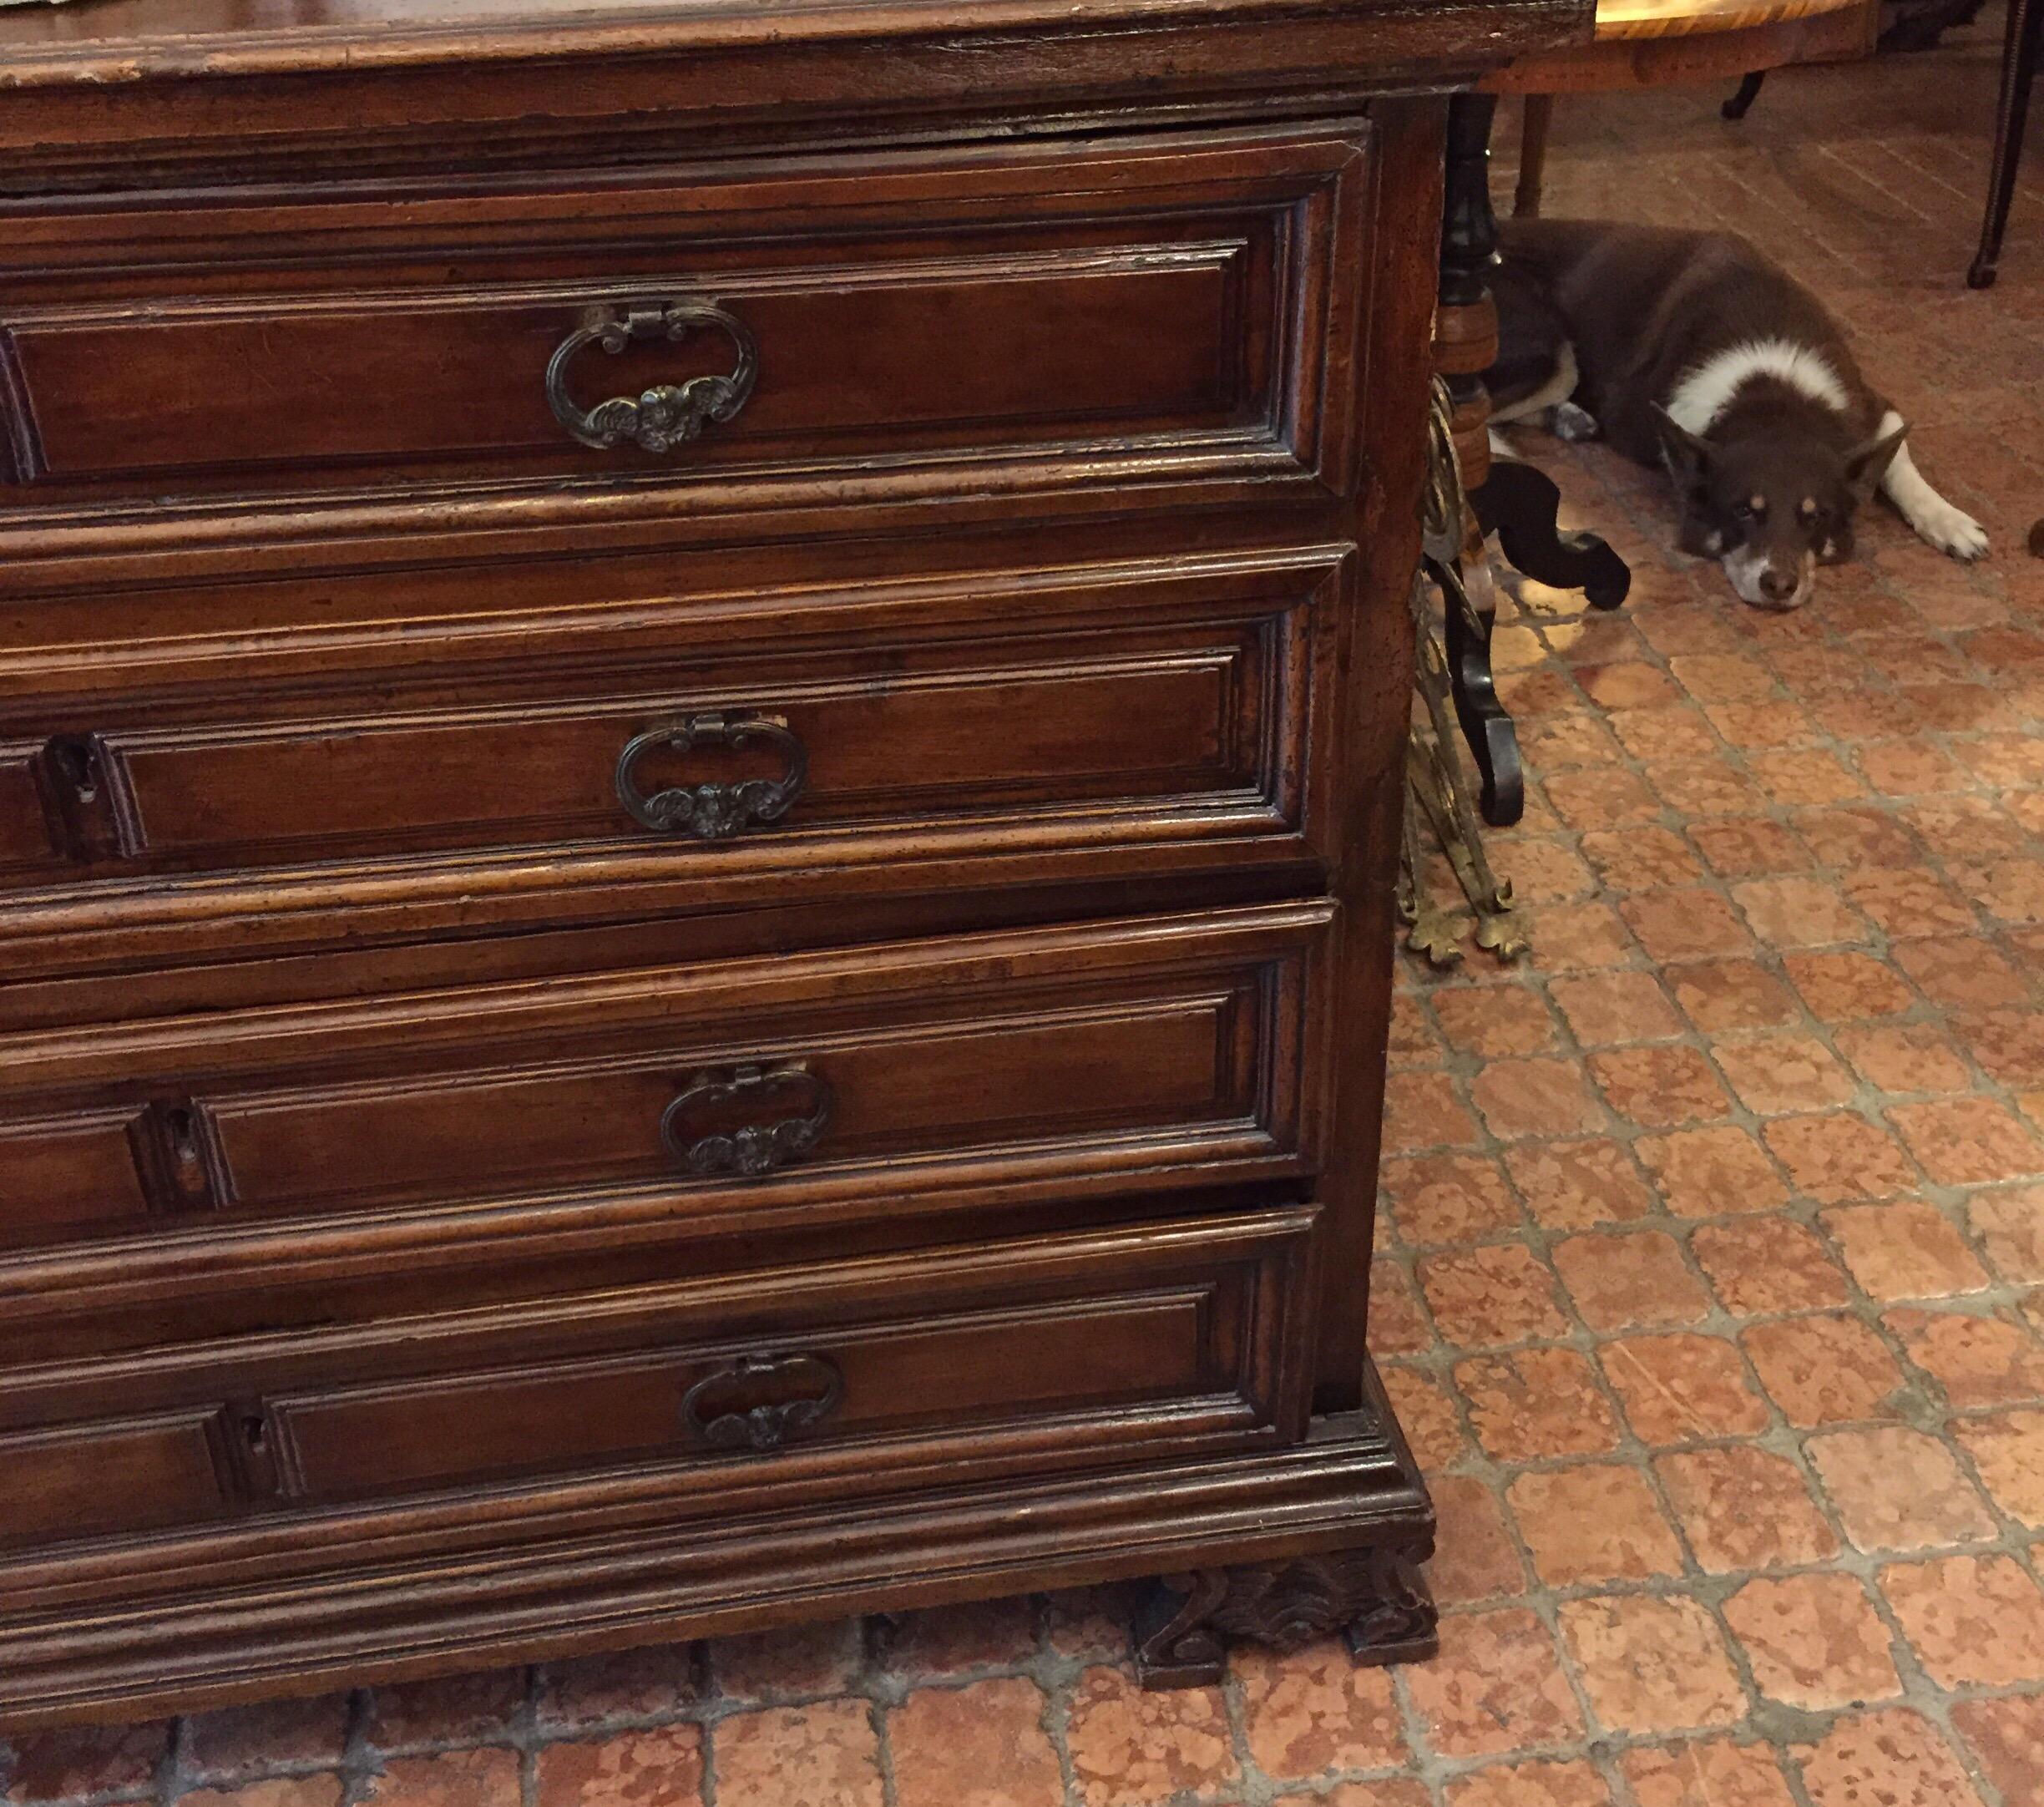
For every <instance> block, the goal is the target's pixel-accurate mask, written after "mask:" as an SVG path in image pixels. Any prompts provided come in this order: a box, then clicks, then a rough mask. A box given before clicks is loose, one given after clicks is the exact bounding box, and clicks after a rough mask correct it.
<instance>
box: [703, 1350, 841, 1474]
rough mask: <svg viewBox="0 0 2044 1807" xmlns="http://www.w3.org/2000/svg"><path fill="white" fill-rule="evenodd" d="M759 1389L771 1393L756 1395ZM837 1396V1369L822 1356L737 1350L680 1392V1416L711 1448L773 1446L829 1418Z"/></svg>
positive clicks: (774, 1448)
mask: <svg viewBox="0 0 2044 1807" xmlns="http://www.w3.org/2000/svg"><path fill="white" fill-rule="evenodd" d="M762 1393H768V1394H773V1395H776V1396H775V1397H772V1398H770V1399H766V1400H761V1399H760V1398H759V1395H760V1394H762ZM791 1394H792V1397H790V1396H788V1395H791ZM843 1397H844V1374H843V1371H842V1369H840V1368H839V1367H838V1365H837V1363H836V1362H834V1361H832V1360H830V1359H828V1358H827V1357H826V1356H822V1355H741V1356H740V1357H739V1358H738V1359H737V1360H736V1362H735V1363H734V1364H732V1365H731V1367H729V1368H726V1369H723V1370H722V1371H721V1372H720V1373H717V1374H707V1375H706V1376H705V1377H704V1378H703V1379H701V1380H698V1381H697V1382H696V1384H695V1385H694V1386H692V1387H691V1388H690V1389H688V1391H687V1392H686V1393H685V1394H682V1396H681V1416H682V1419H683V1420H684V1421H685V1422H686V1424H687V1425H688V1427H689V1429H690V1430H692V1431H694V1432H695V1434H696V1436H697V1437H698V1438H699V1439H701V1441H703V1442H704V1443H706V1444H707V1445H709V1446H710V1447H711V1449H713V1450H741V1449H743V1450H777V1449H779V1448H780V1447H781V1445H782V1444H784V1443H786V1442H787V1441H788V1440H789V1439H790V1438H792V1437H798V1436H800V1435H802V1433H803V1432H805V1431H807V1430H813V1429H814V1428H815V1427H816V1426H817V1425H818V1424H820V1423H822V1420H824V1419H826V1418H827V1417H829V1416H830V1415H831V1414H832V1412H833V1411H835V1410H837V1402H838V1401H839V1400H842V1398H843Z"/></svg>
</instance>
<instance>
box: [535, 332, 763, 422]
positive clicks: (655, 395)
mask: <svg viewBox="0 0 2044 1807" xmlns="http://www.w3.org/2000/svg"><path fill="white" fill-rule="evenodd" d="M698 326H715V327H716V328H717V329H718V330H719V331H721V332H723V333H725V334H726V335H727V336H728V337H729V338H730V340H731V343H732V344H733V345H735V346H736V347H738V367H737V368H736V370H734V371H733V372H731V374H730V375H729V376H728V377H690V378H689V379H688V381H687V382H683V383H678V384H677V383H670V382H663V383H660V384H657V385H656V386H655V387H653V388H650V389H648V390H646V391H645V392H644V393H643V394H641V395H640V396H639V397H637V398H636V399H635V398H634V397H630V396H628V395H620V396H613V397H611V398H610V400H609V401H608V402H598V403H597V404H596V406H595V407H593V408H591V409H589V412H588V413H584V412H583V411H582V409H580V408H579V407H577V406H576V405H575V402H574V397H572V396H571V395H569V392H568V367H569V364H570V363H572V362H574V355H575V353H576V352H579V351H580V350H581V349H582V347H584V346H585V345H600V346H601V347H603V348H604V350H605V351H606V352H611V353H613V354H614V355H615V353H617V352H621V351H623V350H624V349H625V347H626V346H628V345H630V344H631V343H632V342H634V341H635V340H638V341H640V342H644V341H646V340H650V339H667V340H679V339H686V337H688V336H689V335H690V334H691V332H695V330H696V328H697V327H698ZM758 374H759V353H758V351H757V348H756V347H755V346H754V345H753V342H752V335H751V333H750V332H747V331H746V327H745V325H744V323H743V322H742V321H739V320H737V319H736V318H735V317H734V316H731V315H730V314H727V313H726V312H725V311H724V310H723V309H722V308H721V307H719V306H716V304H715V303H714V302H711V301H665V302H661V303H659V304H658V305H656V306H650V307H627V308H626V309H625V311H623V312H622V313H614V312H612V311H610V309H608V308H603V307H593V308H591V309H590V310H589V311H588V312H587V313H585V314H584V315H583V316H582V324H581V325H580V326H578V327H576V328H575V330H574V332H571V333H569V335H568V337H566V338H564V339H563V340H562V341H561V342H560V343H559V346H557V347H555V348H554V355H553V357H550V358H549V359H548V360H547V367H546V397H547V403H548V405H549V407H552V409H553V410H554V419H556V420H558V421H559V423H561V425H562V426H564V427H565V428H567V429H568V431H569V433H573V434H574V437H575V438H577V439H579V440H580V441H581V442H582V443H583V444H584V445H589V446H594V447H596V448H598V449H599V450H600V451H606V452H607V451H610V450H611V449H613V448H615V447H618V446H621V445H635V446H637V447H638V448H640V450H641V451H642V452H671V451H673V450H674V448H675V447H676V446H678V445H680V444H681V443H683V442H684V441H686V440H690V439H693V438H696V435H697V434H699V433H701V431H702V430H703V428H704V427H705V426H706V425H707V424H709V423H711V422H712V421H716V422H718V423H722V422H724V421H727V420H729V419H730V418H731V417H732V416H733V415H734V414H736V413H737V412H738V410H739V409H740V408H741V407H744V406H745V405H746V397H749V396H750V395H751V393H752V382H753V379H754V377H756V376H757V375H758Z"/></svg>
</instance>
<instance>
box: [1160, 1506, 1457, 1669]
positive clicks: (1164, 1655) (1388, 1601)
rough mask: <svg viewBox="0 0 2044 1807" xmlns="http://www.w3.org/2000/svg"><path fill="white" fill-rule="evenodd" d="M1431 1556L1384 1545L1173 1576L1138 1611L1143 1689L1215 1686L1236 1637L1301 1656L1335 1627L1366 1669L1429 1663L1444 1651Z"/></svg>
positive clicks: (1417, 1548) (1418, 1548) (1407, 1545)
mask: <svg viewBox="0 0 2044 1807" xmlns="http://www.w3.org/2000/svg"><path fill="white" fill-rule="evenodd" d="M1427 1553H1428V1551H1427V1549H1426V1547H1425V1546H1423V1545H1419V1544H1415V1543H1413V1542H1410V1541H1406V1542H1399V1543H1384V1544H1378V1545H1374V1546H1371V1547H1369V1548H1368V1549H1363V1550H1335V1551H1328V1552H1326V1553H1325V1554H1323V1555H1318V1556H1299V1557H1298V1558H1296V1559H1295V1560H1293V1562H1279V1563H1267V1564H1254V1565H1251V1566H1249V1567H1243V1568H1228V1569H1198V1570H1196V1571H1194V1572H1192V1573H1191V1574H1189V1575H1171V1576H1166V1577H1165V1578H1164V1579H1163V1580H1161V1581H1160V1582H1156V1583H1155V1584H1154V1586H1153V1587H1152V1588H1151V1592H1150V1593H1149V1595H1148V1597H1146V1600H1145V1602H1144V1603H1143V1606H1142V1608H1141V1611H1140V1612H1139V1613H1138V1614H1137V1617H1136V1675H1137V1677H1138V1678H1139V1679H1140V1680H1141V1683H1142V1684H1143V1686H1144V1687H1145V1688H1199V1687H1210V1686H1212V1684H1213V1683H1217V1682H1218V1681H1219V1680H1220V1679H1221V1678H1222V1674H1223V1673H1225V1672H1226V1670H1227V1639H1228V1638H1230V1637H1248V1638H1254V1639H1255V1640H1256V1641H1257V1642H1260V1643H1266V1644H1270V1645H1272V1646H1274V1647H1275V1648H1277V1649H1279V1650H1296V1649H1297V1648H1299V1646H1301V1645H1302V1644H1307V1643H1310V1642H1313V1640H1314V1639H1315V1638H1318V1637H1326V1636H1328V1633H1330V1632H1335V1631H1339V1632H1342V1633H1343V1636H1344V1637H1345V1638H1346V1639H1347V1641H1348V1650H1349V1653H1350V1655H1351V1656H1353V1658H1354V1659H1355V1660H1356V1661H1357V1662H1358V1663H1419V1662H1423V1661H1424V1660H1425V1659H1426V1658H1429V1657H1431V1656H1433V1655H1434V1654H1435V1653H1437V1652H1438V1651H1439V1648H1440V1639H1439V1636H1438V1634H1437V1632H1436V1631H1435V1628H1434V1599H1433V1596H1432V1595H1430V1594H1429V1592H1427V1586H1426V1580H1425V1577H1424V1576H1422V1575H1421V1573H1420V1572H1419V1565H1420V1563H1421V1562H1423V1561H1424V1559H1425V1556H1426V1555H1427Z"/></svg>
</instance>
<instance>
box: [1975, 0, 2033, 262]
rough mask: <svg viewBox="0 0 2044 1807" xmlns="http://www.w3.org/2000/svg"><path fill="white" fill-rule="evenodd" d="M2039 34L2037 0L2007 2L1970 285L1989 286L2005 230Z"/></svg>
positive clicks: (1999, 257) (2028, 103)
mask: <svg viewBox="0 0 2044 1807" xmlns="http://www.w3.org/2000/svg"><path fill="white" fill-rule="evenodd" d="M2041 37H2044V6H2040V5H2038V4H2037V0H2009V15H2008V38H2007V40H2006V48H2004V49H2003V51H2002V53H2001V105H2000V107H1999V108H1998V109H1996V114H1995V142H1994V159H1993V161H1992V163H1991V165H1990V166H1989V170H1988V176H1987V212H1986V216H1985V217H1984V218H1983V219H1982V220H1981V238H1980V249H1979V251H1976V253H1975V254H1974V257H1973V267H1972V268H1971V270H1969V271H1966V286H1967V287H1968V288H1970V289H1985V288H1991V287H1992V286H1994V279H1995V266H1996V265H1997V264H1999V263H2000V262H2001V235H2002V234H2003V233H2004V232H2006V230H2008V216H2009V204H2010V203H2011V201H2012V200H2014V199H2015V198H2016V165H2017V164H2018V163H2020V162H2021V160H2022V145H2023V128H2024V127H2025V125H2026V124H2028V121H2029V115H2030V84H2031V82H2032V81H2033V80H2034V79H2035V78H2036V61H2037V41H2038V39H2039V38H2041Z"/></svg>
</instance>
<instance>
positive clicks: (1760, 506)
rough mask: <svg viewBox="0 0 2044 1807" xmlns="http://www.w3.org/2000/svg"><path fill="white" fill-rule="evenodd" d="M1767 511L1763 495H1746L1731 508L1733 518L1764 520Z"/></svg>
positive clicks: (1765, 499)
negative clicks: (1736, 505) (1745, 497)
mask: <svg viewBox="0 0 2044 1807" xmlns="http://www.w3.org/2000/svg"><path fill="white" fill-rule="evenodd" d="M1767 511H1768V505H1767V498H1766V497H1765V496H1748V497H1747V499H1745V500H1744V501H1743V502H1742V503H1740V504H1738V507H1736V508H1735V509H1733V511H1732V515H1733V519H1735V520H1741V521H1764V520H1765V519H1767Z"/></svg>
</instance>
